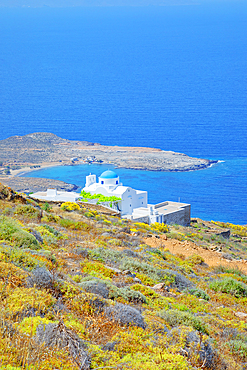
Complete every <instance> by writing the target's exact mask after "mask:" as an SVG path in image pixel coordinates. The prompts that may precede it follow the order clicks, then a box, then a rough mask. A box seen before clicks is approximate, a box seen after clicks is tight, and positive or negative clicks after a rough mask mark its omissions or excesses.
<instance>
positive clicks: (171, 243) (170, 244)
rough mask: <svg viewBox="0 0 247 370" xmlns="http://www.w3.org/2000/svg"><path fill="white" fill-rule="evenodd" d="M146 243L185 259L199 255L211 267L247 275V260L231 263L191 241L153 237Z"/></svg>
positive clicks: (145, 240) (218, 254) (219, 254)
mask: <svg viewBox="0 0 247 370" xmlns="http://www.w3.org/2000/svg"><path fill="white" fill-rule="evenodd" d="M144 242H145V243H146V244H148V245H149V246H150V247H156V248H160V247H162V248H164V249H168V250H169V251H170V252H171V253H172V254H175V255H176V254H182V255H183V256H185V257H189V256H191V255H192V254H198V255H199V256H201V257H202V258H203V259H204V261H205V263H206V264H207V265H208V266H210V267H214V266H219V265H221V266H228V267H231V268H234V267H235V268H236V267H238V268H239V269H240V270H241V271H243V272H244V273H246V274H247V260H242V261H234V260H233V261H229V260H226V259H225V258H223V257H222V256H221V253H219V252H213V251H210V250H206V249H203V248H201V247H198V246H197V245H196V244H195V243H193V242H190V241H183V242H180V241H178V240H176V239H167V240H166V237H165V236H162V235H161V236H160V238H159V239H158V238H156V237H152V238H145V239H144Z"/></svg>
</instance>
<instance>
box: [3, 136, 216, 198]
mask: <svg viewBox="0 0 247 370" xmlns="http://www.w3.org/2000/svg"><path fill="white" fill-rule="evenodd" d="M216 162H217V161H212V160H208V159H200V158H192V157H189V156H188V155H186V154H182V153H175V152H172V151H165V150H161V149H157V148H145V147H120V146H106V145H101V144H98V143H92V142H88V141H77V140H67V139H63V138H60V137H58V136H57V135H54V134H52V133H46V132H38V133H33V134H28V135H25V136H12V137H9V138H7V139H4V140H1V141H0V176H1V181H2V182H3V183H5V184H7V185H11V186H12V187H13V188H14V189H15V190H18V191H24V189H23V188H28V189H29V190H30V191H33V188H34V189H35V191H36V190H37V187H35V186H34V185H35V184H34V179H29V178H25V180H23V179H22V180H20V179H19V178H17V177H16V176H18V175H19V176H20V173H21V172H27V171H32V170H34V169H35V168H37V169H38V168H41V167H48V166H57V165H77V164H83V163H102V164H108V163H109V164H112V165H114V166H115V167H116V168H126V169H135V170H148V171H194V170H200V169H205V168H208V167H209V166H211V165H212V164H213V163H216ZM36 181H37V180H36ZM41 181H42V182H43V179H42V180H41V179H39V184H40V186H41V187H42V188H43V187H45V186H46V185H47V184H41ZM21 183H22V184H21ZM50 185H52V184H50ZM54 185H55V184H54ZM30 186H31V187H30ZM56 186H57V184H56ZM60 186H61V188H63V189H64V188H66V184H65V183H62V184H60ZM67 190H68V188H67ZM71 190H72V189H71ZM73 190H74V189H73Z"/></svg>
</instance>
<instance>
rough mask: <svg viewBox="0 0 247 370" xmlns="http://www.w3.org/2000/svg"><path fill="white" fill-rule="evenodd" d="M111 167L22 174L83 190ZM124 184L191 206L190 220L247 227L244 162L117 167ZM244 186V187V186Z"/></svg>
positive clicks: (154, 200) (150, 195) (156, 197)
mask: <svg viewBox="0 0 247 370" xmlns="http://www.w3.org/2000/svg"><path fill="white" fill-rule="evenodd" d="M109 168H111V169H113V168H114V166H111V165H104V164H103V165H97V164H90V165H89V164H83V165H77V166H58V167H50V168H45V169H42V170H36V171H33V172H29V173H26V174H23V176H24V177H38V178H50V179H55V180H61V181H65V182H68V183H72V184H76V185H78V186H80V187H81V188H82V187H84V184H85V177H86V176H87V175H88V174H89V173H95V174H96V175H97V176H99V175H100V174H101V173H102V172H103V171H105V170H107V169H109ZM115 171H116V172H117V173H118V174H119V176H120V181H121V182H123V184H124V185H129V186H131V187H133V188H135V189H140V190H147V191H148V201H149V202H150V203H158V202H161V201H164V200H170V201H179V200H180V201H181V202H184V203H190V204H191V208H192V217H199V218H201V219H204V220H215V221H223V222H231V223H236V224H246V219H247V211H246V202H245V201H244V199H246V194H245V190H244V189H246V188H247V159H245V158H240V159H232V160H226V161H222V162H220V163H218V164H216V165H213V166H212V167H210V168H208V169H206V170H200V171H191V172H154V171H141V170H129V169H124V168H117V169H115ZM243 183H244V185H245V186H243Z"/></svg>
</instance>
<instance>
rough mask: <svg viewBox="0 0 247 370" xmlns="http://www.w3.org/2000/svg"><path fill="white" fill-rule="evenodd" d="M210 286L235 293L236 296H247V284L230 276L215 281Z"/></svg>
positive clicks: (219, 290) (217, 289) (218, 290)
mask: <svg viewBox="0 0 247 370" xmlns="http://www.w3.org/2000/svg"><path fill="white" fill-rule="evenodd" d="M209 287H210V288H211V289H213V290H214V291H216V292H222V293H229V294H231V295H234V296H235V297H236V298H239V297H247V285H246V284H244V283H242V282H240V281H237V280H235V279H233V278H230V277H229V278H228V277H227V278H224V279H222V280H220V279H219V280H216V281H213V282H211V283H210V284H209Z"/></svg>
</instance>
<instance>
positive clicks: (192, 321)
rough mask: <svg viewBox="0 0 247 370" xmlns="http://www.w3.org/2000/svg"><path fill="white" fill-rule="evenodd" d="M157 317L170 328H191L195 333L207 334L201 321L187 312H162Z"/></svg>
mask: <svg viewBox="0 0 247 370" xmlns="http://www.w3.org/2000/svg"><path fill="white" fill-rule="evenodd" d="M158 315H159V316H160V317H162V318H163V319H164V320H165V321H166V322H167V323H168V324H170V325H171V326H178V325H184V326H191V327H192V328H194V329H195V330H197V331H200V332H202V333H204V334H208V330H207V328H206V326H205V324H204V323H203V322H202V320H201V319H200V318H198V317H195V316H194V315H193V314H192V313H190V312H188V311H176V310H162V311H160V312H159V313H158Z"/></svg>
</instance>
